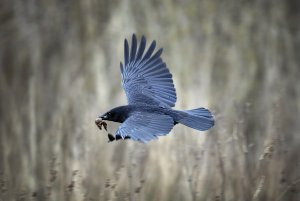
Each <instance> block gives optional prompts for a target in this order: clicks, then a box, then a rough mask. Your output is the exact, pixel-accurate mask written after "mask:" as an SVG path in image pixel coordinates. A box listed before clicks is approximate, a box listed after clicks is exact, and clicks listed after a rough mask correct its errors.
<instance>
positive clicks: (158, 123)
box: [96, 35, 214, 142]
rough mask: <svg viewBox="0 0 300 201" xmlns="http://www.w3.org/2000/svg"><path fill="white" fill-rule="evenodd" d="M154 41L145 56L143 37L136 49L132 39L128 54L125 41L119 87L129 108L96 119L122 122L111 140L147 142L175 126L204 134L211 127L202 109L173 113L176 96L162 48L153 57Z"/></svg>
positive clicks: (211, 117) (135, 41) (118, 108)
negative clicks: (122, 90) (121, 87)
mask: <svg viewBox="0 0 300 201" xmlns="http://www.w3.org/2000/svg"><path fill="white" fill-rule="evenodd" d="M155 45H156V43H155V41H153V42H152V43H151V45H150V47H149V49H148V50H147V52H146V53H145V54H144V50H145V46H146V39H145V37H142V39H141V43H140V46H139V48H137V40H136V36H135V35H133V36H132V45H131V51H130V52H129V45H128V42H127V40H125V45H124V49H125V54H124V57H125V62H124V66H123V64H122V63H121V64H120V69H121V73H122V86H123V88H124V90H125V93H126V96H127V99H128V105H125V106H119V107H116V108H114V109H112V110H110V111H108V112H106V113H105V114H103V115H101V116H99V117H98V118H97V119H96V123H97V122H99V121H102V120H108V121H114V122H119V123H122V124H121V126H120V127H119V129H118V130H117V132H116V134H115V136H114V137H113V136H109V138H110V139H114V138H115V139H132V140H137V141H142V142H147V141H150V140H152V139H155V138H157V137H158V136H162V135H166V134H168V133H169V132H170V131H171V130H172V128H173V126H174V125H176V124H177V123H181V124H184V125H186V126H188V127H191V128H194V129H197V130H200V131H204V130H208V129H209V128H211V127H212V126H213V125H214V119H213V116H212V115H211V113H210V111H209V110H207V109H205V108H197V109H193V110H174V109H172V107H174V105H175V102H176V99H177V96H176V91H175V88H174V84H173V80H172V75H171V73H170V72H169V70H168V68H167V67H166V64H165V63H164V62H163V61H162V59H161V57H160V55H161V53H162V49H160V50H158V51H157V52H156V53H155V54H153V55H152V53H153V51H154V49H155Z"/></svg>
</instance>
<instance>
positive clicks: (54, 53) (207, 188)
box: [0, 0, 300, 201]
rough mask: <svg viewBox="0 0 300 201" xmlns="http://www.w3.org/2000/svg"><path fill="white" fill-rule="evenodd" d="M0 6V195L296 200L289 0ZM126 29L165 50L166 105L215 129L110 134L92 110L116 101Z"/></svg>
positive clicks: (296, 50) (299, 173)
mask: <svg viewBox="0 0 300 201" xmlns="http://www.w3.org/2000/svg"><path fill="white" fill-rule="evenodd" d="M0 4H1V5H0V96H1V98H0V132H1V135H0V150H1V151H0V161H1V162H0V200H172V201H176V200H178V201H181V200H193V201H194V200H215V201H217V200H220V201H221V200H222V201H224V200H232V201H245V200H263V201H266V200H272V201H283V200H286V201H297V200H299V199H300V167H299V166H300V154H299V151H300V150H299V146H300V133H299V131H300V124H299V119H300V111H299V110H300V83H299V78H300V66H299V65H300V57H299V55H300V38H299V35H300V29H299V25H298V24H299V20H300V16H299V11H300V5H299V3H298V1H293V0H289V1H280V0H273V1H271V0H266V1H259V0H256V1H249V2H247V1H235V0H227V1H216V0H213V1H211V0H201V1H196V0H188V1H167V0H166V1H146V0H142V1H137V0H136V1H129V0H126V1H107V2H105V1H96V0H86V1H79V0H75V1H49V0H43V1H38V0H28V1H17V0H11V1H9V0H3V1H2V2H1V3H0ZM132 33H137V35H138V36H141V35H143V34H144V35H146V36H147V38H148V41H150V40H154V39H155V40H157V43H158V45H159V46H161V47H164V53H163V58H164V59H165V61H166V63H167V65H168V67H169V68H170V71H171V72H172V74H173V77H174V81H175V85H176V90H177V96H178V102H177V104H176V108H178V109H179V108H181V109H191V108H195V107H199V106H202V107H207V108H210V109H211V110H212V111H213V112H214V114H215V117H216V125H215V127H214V128H213V129H211V130H210V131H208V132H197V131H194V130H192V129H189V128H186V127H184V126H181V125H178V126H176V127H175V129H174V130H173V131H172V132H171V133H170V134H169V135H167V136H166V137H162V138H160V139H159V140H157V141H153V142H150V143H149V144H140V143H136V142H132V141H124V142H116V143H107V136H106V133H105V132H103V131H100V130H98V128H97V127H96V126H95V125H94V119H95V117H96V116H97V115H99V114H101V113H103V112H105V111H106V110H107V109H110V108H112V107H114V106H117V105H122V104H126V98H125V94H124V92H123V91H122V89H121V86H120V79H121V78H120V72H119V66H118V65H119V62H120V60H122V59H123V40H124V37H126V38H130V37H131V34H132ZM117 126H118V125H117V124H113V123H109V124H108V127H109V131H110V132H113V131H115V130H116V129H117Z"/></svg>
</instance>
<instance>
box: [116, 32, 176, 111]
mask: <svg viewBox="0 0 300 201" xmlns="http://www.w3.org/2000/svg"><path fill="white" fill-rule="evenodd" d="M155 46H156V42H155V41H153V42H152V43H151V45H150V47H149V49H148V50H147V52H146V53H145V54H144V51H145V47H146V38H145V37H144V36H143V37H142V39H141V43H140V46H139V48H138V49H137V39H136V36H135V34H133V36H132V43H131V50H130V53H129V45H128V42H127V40H126V39H125V42H124V51H125V52H124V59H125V61H124V66H123V64H122V62H121V64H120V68H121V73H122V86H123V88H124V90H125V93H126V96H127V99H128V103H129V104H141V103H143V104H151V105H158V106H161V107H174V106H175V102H176V91H175V88H174V84H173V80H172V75H171V73H170V71H169V69H168V68H167V66H166V64H165V63H164V62H163V60H162V59H161V57H160V55H161V53H162V51H163V50H162V49H159V50H158V51H157V52H156V53H155V54H153V55H152V53H153V52H154V49H155Z"/></svg>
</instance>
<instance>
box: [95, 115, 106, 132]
mask: <svg viewBox="0 0 300 201" xmlns="http://www.w3.org/2000/svg"><path fill="white" fill-rule="evenodd" d="M95 124H96V125H97V126H98V128H99V129H100V130H102V126H103V128H104V129H105V130H106V131H107V123H106V122H105V121H103V120H102V118H101V117H97V118H96V119H95Z"/></svg>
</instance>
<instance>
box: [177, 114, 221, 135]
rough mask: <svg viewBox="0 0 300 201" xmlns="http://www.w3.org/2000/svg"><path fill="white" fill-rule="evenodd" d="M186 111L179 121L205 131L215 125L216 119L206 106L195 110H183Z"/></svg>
mask: <svg viewBox="0 0 300 201" xmlns="http://www.w3.org/2000/svg"><path fill="white" fill-rule="evenodd" d="M181 112H183V113H184V115H182V116H183V118H181V119H179V120H178V122H179V123H181V124H183V125H185V126H188V127H191V128H194V129H197V130H200V131H205V130H208V129H210V128H211V127H213V126H214V124H215V121H214V117H213V116H212V114H211V112H210V111H209V110H207V109H205V108H197V109H193V110H183V111H181Z"/></svg>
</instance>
